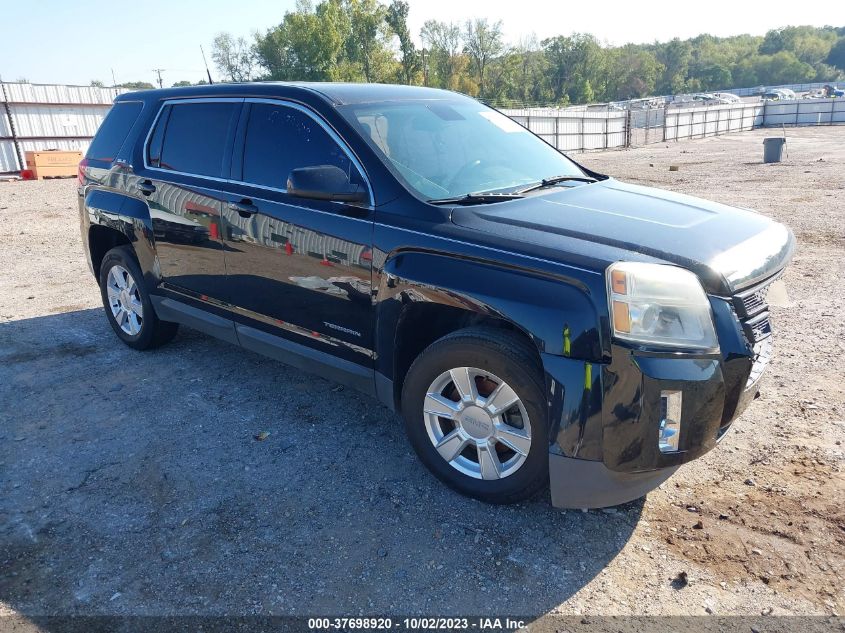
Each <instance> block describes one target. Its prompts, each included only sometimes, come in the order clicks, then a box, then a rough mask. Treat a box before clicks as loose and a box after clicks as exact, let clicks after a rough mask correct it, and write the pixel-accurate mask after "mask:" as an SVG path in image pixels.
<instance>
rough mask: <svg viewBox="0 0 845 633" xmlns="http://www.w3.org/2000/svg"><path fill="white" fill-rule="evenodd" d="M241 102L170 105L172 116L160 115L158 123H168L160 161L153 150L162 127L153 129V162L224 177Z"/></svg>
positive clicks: (177, 169) (172, 167) (189, 172)
mask: <svg viewBox="0 0 845 633" xmlns="http://www.w3.org/2000/svg"><path fill="white" fill-rule="evenodd" d="M240 105H241V104H240V103H236V102H209V103H184V104H175V105H172V106H170V113H169V117H168V116H161V117H159V124H158V125H159V126H166V127H165V128H164V132H163V133H164V136H163V138H162V139H161V156H160V158H159V159H158V164H157V165H156V159H157V158H158V157H156V156H153V155H152V153H153V152H154V151H158V148H157V143H158V140H157V138H156V137H157V136H158V129H156V131H155V132H154V133H153V139H152V140H154V141H155V143H151V146H150V154H151V155H150V161H151V164H152V165H153V166H158V167H161V168H162V169H171V170H173V171H179V172H184V173H188V174H196V175H199V176H213V177H220V176H221V175H222V172H223V155H224V152H225V149H226V145H227V141H228V139H229V138H230V137H231V135H232V129H233V126H234V124H235V123H236V118H237V117H236V115H237V113H238V112H239V108H240ZM166 114H167V112H164V113H163V115H166Z"/></svg>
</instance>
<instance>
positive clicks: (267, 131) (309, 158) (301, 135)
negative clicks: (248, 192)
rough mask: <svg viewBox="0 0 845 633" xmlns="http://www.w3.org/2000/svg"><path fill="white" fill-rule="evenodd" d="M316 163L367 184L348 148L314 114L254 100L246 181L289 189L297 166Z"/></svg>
mask: <svg viewBox="0 0 845 633" xmlns="http://www.w3.org/2000/svg"><path fill="white" fill-rule="evenodd" d="M314 165H334V166H336V167H339V168H340V169H342V170H343V171H344V172H346V174H347V175H348V176H349V179H350V181H351V182H353V183H355V184H361V185H363V178H362V177H361V174H360V173H359V172H358V170H357V169H356V168H355V166H354V165H353V164H352V161H351V160H350V159H349V156H347V154H346V152H344V151H343V149H342V148H341V147H340V146H339V145H338V144H337V143H336V142H335V140H334V139H333V138H332V137H331V136H329V134H328V133H327V132H326V130H325V129H323V127H322V126H321V125H320V124H319V123H317V122H316V121H315V120H314V119H312V118H311V117H310V116H308V115H307V114H305V113H304V112H301V111H299V110H297V109H295V108H291V107H288V106H284V105H275V104H269V103H253V104H251V107H250V113H249V121H248V124H247V129H246V138H245V141H244V155H243V181H244V182H249V183H252V184H256V185H263V186H266V187H275V188H277V189H285V188H287V179H288V175H289V174H290V172H291V171H292V170H293V169H296V168H299V167H312V166H314Z"/></svg>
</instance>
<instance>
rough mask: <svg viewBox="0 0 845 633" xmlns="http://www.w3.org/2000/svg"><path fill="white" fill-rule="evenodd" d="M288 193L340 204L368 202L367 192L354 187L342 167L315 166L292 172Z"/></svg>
mask: <svg viewBox="0 0 845 633" xmlns="http://www.w3.org/2000/svg"><path fill="white" fill-rule="evenodd" d="M287 191H288V193H289V194H290V195H292V196H296V197H297V198H310V199H311V200H335V201H338V202H367V200H368V197H367V191H366V189H365V188H364V187H362V186H361V185H353V184H352V183H351V182H349V178H348V177H347V175H346V172H344V171H343V170H342V169H341V168H340V167H336V166H334V165H314V166H312V167H300V168H298V169H294V170H293V171H291V172H290V175H289V176H288V186H287Z"/></svg>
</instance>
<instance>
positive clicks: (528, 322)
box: [375, 252, 601, 408]
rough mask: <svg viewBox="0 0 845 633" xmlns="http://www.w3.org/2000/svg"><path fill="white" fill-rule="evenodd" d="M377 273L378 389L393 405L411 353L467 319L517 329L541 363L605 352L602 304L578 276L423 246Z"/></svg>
mask: <svg viewBox="0 0 845 633" xmlns="http://www.w3.org/2000/svg"><path fill="white" fill-rule="evenodd" d="M376 281H377V284H378V291H377V310H376V319H377V325H376V341H375V344H376V345H375V346H376V350H375V352H376V389H377V392H378V394H379V398H380V399H381V400H382V402H384V403H385V404H387V405H388V406H391V407H394V408H396V407H398V406H399V398H400V394H401V390H402V383H403V381H404V378H405V375H406V374H407V371H408V369H409V368H410V365H411V363H413V361H414V359H415V358H416V357H417V356H418V355H419V354H420V353H421V352H422V351H423V350H424V349H425V348H426V347H428V346H429V345H430V344H431V343H433V342H434V341H436V340H438V339H439V338H442V337H443V336H446V335H447V334H450V333H452V332H454V331H457V330H460V329H464V328H467V327H474V326H483V327H490V328H495V329H501V330H507V331H510V332H513V333H514V334H515V335H516V336H517V337H519V338H520V339H522V340H523V341H525V342H526V343H528V344H529V345H530V347H531V349H532V350H533V351H534V353H535V354H536V355H537V359H538V363H539V364H540V365H541V366H542V362H541V354H542V353H550V354H556V355H562V356H572V357H575V358H585V359H592V358H594V357H599V358H600V357H601V345H600V341H599V332H600V323H599V320H600V317H599V314H598V311H597V309H596V308H595V306H594V304H593V302H592V300H591V299H590V297H589V293H588V292H585V289H584V288H583V287H578V286H577V285H576V284H573V283H567V282H566V281H563V280H561V279H557V278H553V277H549V276H548V275H544V274H542V273H538V272H535V271H525V270H520V269H513V268H508V267H504V266H501V265H499V264H497V263H495V262H482V261H476V260H467V259H462V258H455V257H450V256H447V255H440V254H433V253H425V252H403V253H400V254H396V255H394V256H393V257H389V258H387V260H386V262H385V265H384V266H383V268H382V269H381V270H380V271H379V278H378V279H377V280H376Z"/></svg>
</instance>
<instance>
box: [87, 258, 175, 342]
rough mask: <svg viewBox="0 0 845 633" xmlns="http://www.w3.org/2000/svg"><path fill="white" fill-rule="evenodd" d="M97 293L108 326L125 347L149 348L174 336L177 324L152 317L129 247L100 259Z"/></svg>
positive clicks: (142, 278)
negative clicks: (101, 299)
mask: <svg viewBox="0 0 845 633" xmlns="http://www.w3.org/2000/svg"><path fill="white" fill-rule="evenodd" d="M100 294H101V296H102V298H103V307H105V309H106V317H107V318H108V320H109V325H111V327H112V329H113V330H114V333H115V334H117V336H118V338H119V339H120V340H121V341H123V342H124V343H126V344H127V345H128V346H129V347H132V348H134V349H139V350H144V349H152V348H154V347H159V346H161V345H164V344H165V343H167V342H169V341H170V340H172V339H173V337H174V336H176V331H177V330H178V329H179V325H178V324H176V323H171V322H169V321H162V320H160V319H159V318H158V317H157V316H156V313H155V311H154V310H153V305H152V302H151V301H150V295H149V293H148V292H147V289H146V286H145V284H144V276H143V274H142V273H141V268H140V266H138V263H137V262H136V261H135V256H134V253H132V250H131V249H130V248H129V247H127V246H118V247H116V248H113V249H111V250H110V251H109V252H108V253H106V255H105V257H103V263H102V265H101V266H100Z"/></svg>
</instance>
